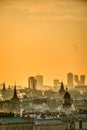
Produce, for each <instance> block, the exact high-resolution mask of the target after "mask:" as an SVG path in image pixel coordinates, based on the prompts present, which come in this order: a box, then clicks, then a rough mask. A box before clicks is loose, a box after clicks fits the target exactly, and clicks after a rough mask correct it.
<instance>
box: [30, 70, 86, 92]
mask: <svg viewBox="0 0 87 130" xmlns="http://www.w3.org/2000/svg"><path fill="white" fill-rule="evenodd" d="M60 84H61V82H60V80H59V79H54V80H53V88H54V89H55V90H57V89H58V88H59V86H60ZM84 85H85V75H80V76H78V75H74V74H73V73H71V72H69V73H67V84H66V87H68V88H69V89H72V88H74V87H75V86H84ZM43 87H44V88H45V86H44V85H43V75H36V76H31V77H29V78H28V88H29V89H31V90H36V89H37V90H41V89H44V88H43ZM50 88H51V87H50Z"/></svg>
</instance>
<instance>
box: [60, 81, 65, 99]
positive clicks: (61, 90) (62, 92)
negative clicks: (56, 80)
mask: <svg viewBox="0 0 87 130" xmlns="http://www.w3.org/2000/svg"><path fill="white" fill-rule="evenodd" d="M64 93H65V90H64V84H63V82H61V86H60V89H59V96H63V95H64Z"/></svg>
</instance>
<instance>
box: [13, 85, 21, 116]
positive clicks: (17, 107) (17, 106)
mask: <svg viewBox="0 0 87 130" xmlns="http://www.w3.org/2000/svg"><path fill="white" fill-rule="evenodd" d="M11 103H12V107H11V111H12V112H13V113H14V114H16V115H17V114H20V100H19V98H18V96H17V90H16V84H15V86H14V94H13V98H12V99H11Z"/></svg>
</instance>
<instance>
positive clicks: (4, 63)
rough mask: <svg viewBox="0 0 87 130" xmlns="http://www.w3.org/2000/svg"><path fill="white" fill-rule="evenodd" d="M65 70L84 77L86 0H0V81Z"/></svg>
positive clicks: (49, 77) (23, 81) (48, 77)
mask: <svg viewBox="0 0 87 130" xmlns="http://www.w3.org/2000/svg"><path fill="white" fill-rule="evenodd" d="M68 72H72V73H73V74H78V75H79V76H80V75H81V74H85V75H86V76H87V2H86V0H0V83H2V82H3V81H5V82H6V84H7V85H8V84H14V83H15V81H16V83H17V84H18V85H22V86H27V84H28V83H27V79H28V77H29V76H34V75H37V74H42V75H43V76H44V83H45V84H52V83H53V79H57V78H58V79H60V80H63V81H64V83H66V74H67V73H68ZM86 81H87V80H86Z"/></svg>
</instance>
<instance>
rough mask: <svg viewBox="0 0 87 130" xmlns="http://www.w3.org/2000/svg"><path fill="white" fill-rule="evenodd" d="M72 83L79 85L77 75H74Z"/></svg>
mask: <svg viewBox="0 0 87 130" xmlns="http://www.w3.org/2000/svg"><path fill="white" fill-rule="evenodd" d="M74 81H75V83H76V84H77V85H78V84H79V77H78V75H74Z"/></svg>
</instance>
